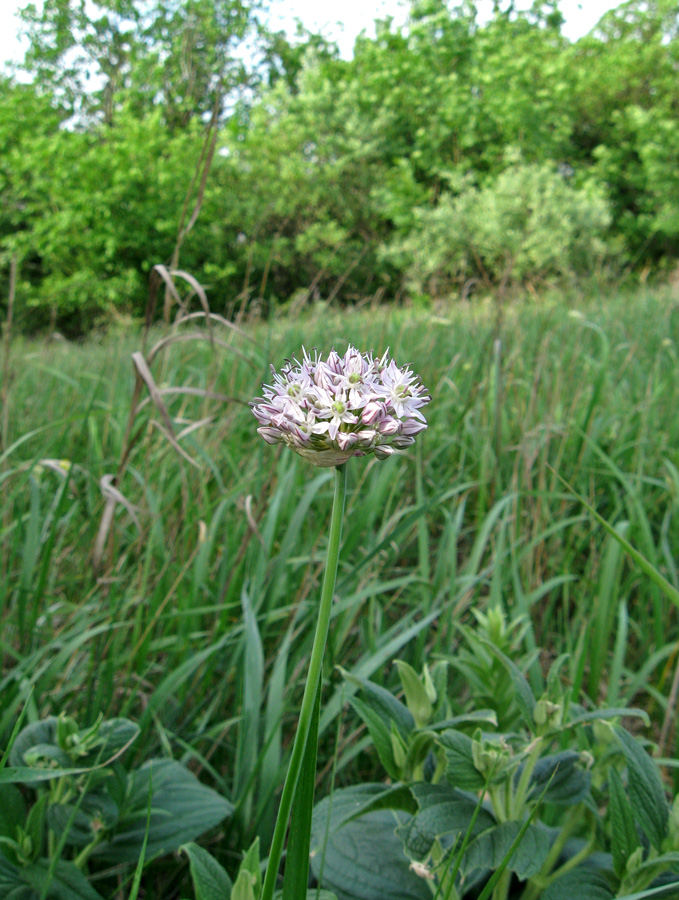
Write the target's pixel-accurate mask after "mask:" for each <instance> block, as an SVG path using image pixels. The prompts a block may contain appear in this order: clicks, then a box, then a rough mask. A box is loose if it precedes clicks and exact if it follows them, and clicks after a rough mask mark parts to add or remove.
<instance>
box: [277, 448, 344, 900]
mask: <svg viewBox="0 0 679 900" xmlns="http://www.w3.org/2000/svg"><path fill="white" fill-rule="evenodd" d="M346 490H347V473H346V468H345V466H338V467H337V468H336V469H335V496H334V499H333V504H332V518H331V520H330V537H329V539H328V557H327V562H326V566H325V575H324V577H323V589H322V591H321V603H320V606H319V609H318V621H317V624H316V634H315V636H314V644H313V647H312V648H311V658H310V660H309V672H308V674H307V680H306V685H305V687H304V696H303V698H302V707H301V709H300V711H299V724H298V726H297V733H296V734H295V741H294V743H293V745H292V753H291V754H290V765H289V766H288V774H287V775H286V777H285V784H284V785H283V793H282V794H281V803H280V806H279V808H278V817H277V819H276V827H275V828H274V833H273V839H272V841H271V850H270V852H269V860H268V862H267V866H266V875H265V876H264V885H263V887H262V894H261V900H272V898H273V892H274V888H275V886H276V878H277V876H278V869H279V867H280V864H281V857H282V855H283V843H284V841H285V834H286V831H287V830H288V821H289V819H290V810H291V808H292V801H293V798H294V796H295V789H296V787H297V781H298V779H299V772H300V768H301V766H302V759H303V757H304V748H305V745H306V741H307V736H308V734H309V726H310V725H311V717H312V714H313V709H314V700H315V698H316V688H317V686H318V682H319V679H320V675H321V665H322V663H323V653H324V651H325V643H326V641H327V638H328V629H329V627H330V613H331V611H332V597H333V594H334V593H335V580H336V578H337V564H338V562H339V549H340V540H341V537H342V518H343V516H344V498H345V496H346Z"/></svg>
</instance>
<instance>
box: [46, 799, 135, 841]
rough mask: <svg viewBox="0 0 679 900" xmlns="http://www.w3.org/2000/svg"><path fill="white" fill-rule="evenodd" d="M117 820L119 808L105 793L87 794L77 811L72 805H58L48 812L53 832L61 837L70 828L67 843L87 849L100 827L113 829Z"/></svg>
mask: <svg viewBox="0 0 679 900" xmlns="http://www.w3.org/2000/svg"><path fill="white" fill-rule="evenodd" d="M117 820H118V807H117V805H116V803H115V802H114V801H113V800H112V798H111V797H110V796H109V795H108V794H107V793H104V792H103V791H97V792H96V793H92V794H86V795H85V796H84V797H83V798H82V801H81V803H80V805H79V807H78V808H77V809H74V805H72V804H68V803H66V804H64V803H57V804H53V805H52V806H50V808H49V809H48V811H47V823H48V825H49V826H50V828H51V829H52V831H53V832H54V833H55V834H56V835H57V836H58V837H61V835H62V834H63V832H64V829H65V828H67V827H68V829H69V832H68V838H67V839H66V843H67V844H69V845H70V846H75V847H85V846H86V845H87V844H89V843H90V841H91V840H93V838H94V837H95V834H96V830H97V829H98V828H99V827H101V826H102V825H103V826H104V827H105V828H107V829H110V828H113V827H114V826H115V823H116V822H117Z"/></svg>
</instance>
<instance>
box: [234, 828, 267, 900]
mask: <svg viewBox="0 0 679 900" xmlns="http://www.w3.org/2000/svg"><path fill="white" fill-rule="evenodd" d="M243 872H248V873H249V874H250V875H252V877H253V878H254V882H253V884H254V886H255V893H256V894H257V896H258V897H259V895H260V893H261V891H262V870H261V867H260V865H259V838H258V837H256V838H255V839H254V841H253V842H252V843H251V844H250V846H249V847H248V851H247V853H246V854H245V856H244V857H243V859H242V860H241V864H240V866H239V867H238V874H239V875H240V874H241V873H243Z"/></svg>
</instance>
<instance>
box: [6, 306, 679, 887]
mask: <svg viewBox="0 0 679 900" xmlns="http://www.w3.org/2000/svg"><path fill="white" fill-rule="evenodd" d="M184 328H185V330H186V331H187V332H194V331H195V330H196V329H195V328H194V327H193V326H184ZM242 328H243V332H242V333H237V332H234V331H232V330H227V329H224V331H219V330H218V329H217V326H215V330H214V336H215V337H219V338H220V339H221V340H222V341H223V342H224V343H220V344H215V345H214V346H211V345H210V342H209V340H206V339H203V340H191V341H177V342H175V343H172V344H171V345H168V346H167V347H166V348H165V349H163V350H161V351H160V352H159V353H158V355H157V356H156V358H155V360H154V362H153V364H152V366H151V370H152V372H153V377H154V379H155V383H156V384H157V386H158V387H159V388H160V389H161V390H162V389H165V388H170V387H183V388H186V387H190V388H195V389H199V390H202V391H209V392H211V393H212V394H213V395H214V396H201V395H197V394H186V393H184V394H180V393H165V394H164V395H163V397H164V401H165V403H166V408H167V412H168V414H169V416H170V417H171V418H172V419H173V427H174V430H175V434H176V435H177V438H178V441H179V446H180V447H181V449H182V450H183V451H184V452H185V454H186V455H188V457H190V458H191V460H192V461H193V464H192V463H191V462H190V461H189V460H188V459H186V458H185V457H184V456H182V455H180V453H179V452H178V451H177V450H176V449H175V448H174V447H173V446H172V444H171V443H170V441H169V440H168V439H167V437H166V436H164V435H163V434H162V432H161V429H160V428H159V427H158V425H161V426H162V427H163V428H165V427H166V426H165V425H163V420H162V417H161V414H160V413H159V412H158V409H157V407H156V405H154V403H153V402H152V401H150V400H149V402H147V403H146V404H145V405H144V406H143V407H142V408H141V409H140V410H139V412H138V414H137V416H136V418H135V419H134V423H133V427H132V433H133V435H134V437H135V442H134V443H133V445H132V447H131V450H130V453H129V456H128V460H127V465H126V467H125V470H124V473H123V474H122V477H121V478H120V481H119V483H118V489H119V491H120V493H121V495H122V497H123V498H124V501H125V502H122V500H121V502H117V503H116V504H115V511H114V516H113V520H112V523H111V527H110V529H109V530H108V532H107V534H106V539H105V541H104V542H103V544H102V548H101V554H100V556H101V559H100V561H99V562H98V565H97V560H96V558H95V556H96V554H95V550H94V548H95V543H96V537H97V532H98V529H99V526H100V521H101V518H102V514H103V511H104V506H105V500H104V497H103V495H102V488H101V479H102V478H105V476H107V475H114V474H115V473H116V471H117V469H118V465H119V461H120V458H121V454H122V453H123V449H124V444H125V435H126V428H127V424H128V418H129V414H130V404H131V401H132V396H133V389H134V370H133V367H132V364H131V354H132V353H134V352H135V351H138V350H139V349H140V348H141V334H140V333H136V332H135V333H130V332H120V333H109V334H107V335H102V336H100V337H94V336H93V337H91V338H90V339H88V340H87V341H85V342H83V343H78V344H75V343H67V342H52V343H44V342H41V341H35V342H33V341H24V340H23V339H20V340H17V341H16V342H15V343H14V344H13V345H12V347H11V358H10V360H9V368H10V371H11V372H12V381H11V384H10V388H9V393H8V400H7V403H8V406H7V409H6V410H5V413H6V415H7V423H8V424H7V436H6V445H5V448H4V451H3V452H2V455H0V492H1V494H0V496H1V498H2V501H1V507H2V512H1V521H0V619H1V622H2V642H1V645H0V647H1V650H2V670H1V678H2V681H1V682H0V740H2V742H3V743H6V741H7V739H8V738H9V735H10V733H11V731H12V728H13V726H14V724H15V722H16V720H17V717H18V716H19V714H20V712H21V711H22V709H24V708H25V710H26V712H25V715H26V719H25V721H24V724H26V722H31V721H37V720H38V719H40V718H42V717H44V716H46V715H58V714H59V713H60V712H61V711H66V712H67V713H68V714H69V715H70V716H73V717H74V718H75V719H76V720H77V721H78V722H79V724H80V725H81V726H85V725H87V724H90V723H92V722H93V721H94V720H95V719H96V717H97V716H98V715H99V713H100V712H101V713H103V714H104V715H105V716H107V717H108V716H114V715H115V716H125V717H128V718H130V719H132V720H133V721H135V722H138V723H139V725H140V726H141V729H142V730H141V735H140V737H139V739H138V740H137V741H136V742H135V744H134V746H133V748H132V749H131V750H130V751H129V753H130V754H131V758H136V759H137V760H139V761H141V760H143V759H147V758H149V757H158V756H160V757H173V758H175V759H178V760H181V761H183V762H185V763H187V764H188V765H189V767H190V768H191V769H192V770H193V771H194V772H195V773H196V774H198V775H199V777H200V778H201V780H202V781H203V782H204V783H206V784H208V785H211V786H212V787H214V788H216V789H217V790H218V791H219V792H220V793H222V794H223V795H224V796H225V797H227V798H228V799H229V800H231V801H232V802H233V803H234V804H235V806H236V812H235V814H234V816H233V817H232V818H231V819H229V821H228V824H227V825H225V826H223V827H222V829H221V831H220V832H219V833H218V835H217V836H216V838H215V839H214V840H213V841H212V842H210V843H209V846H210V847H211V850H212V852H213V853H214V855H215V856H217V857H218V858H219V859H220V860H221V861H222V863H223V864H224V865H225V866H226V867H227V868H228V869H230V870H233V869H234V867H237V862H238V859H239V858H240V854H241V852H242V850H243V849H245V848H247V847H248V846H249V845H250V843H251V841H252V840H253V838H254V837H255V836H256V835H260V837H261V840H262V845H263V847H266V846H267V842H268V841H269V839H270V836H271V832H272V828H273V822H274V817H275V809H276V796H277V791H278V789H279V787H280V785H281V783H282V779H283V775H284V772H285V765H286V760H287V753H288V750H289V745H290V738H291V734H292V730H293V727H294V722H295V711H296V710H297V708H298V706H299V700H300V696H301V690H302V687H303V681H304V673H305V670H306V661H307V657H308V653H309V648H310V644H311V639H312V628H313V625H314V621H315V609H316V603H317V600H318V595H319V592H320V575H321V573H322V569H323V560H324V547H325V539H326V538H325V536H326V531H327V522H328V519H329V512H330V502H331V498H332V473H331V471H327V470H322V469H314V468H313V467H311V466H310V465H308V464H307V463H306V462H304V461H303V460H301V459H299V458H298V457H296V456H295V455H294V454H292V453H290V452H289V451H287V450H285V449H280V448H274V447H270V446H268V445H267V444H265V443H264V442H263V441H262V440H261V439H260V438H259V437H258V435H257V433H256V431H255V428H256V423H255V421H254V419H253V417H252V414H251V412H250V410H249V408H248V406H247V402H248V401H249V400H250V399H251V398H254V397H255V396H257V395H258V393H259V386H260V384H261V382H262V381H263V380H267V379H268V365H269V363H274V364H275V365H277V366H278V365H279V364H280V363H281V362H282V360H283V359H284V358H285V357H288V356H291V355H293V354H296V353H299V351H300V348H301V346H302V345H303V344H304V345H305V346H306V347H313V346H316V347H318V348H319V349H321V350H323V351H327V350H329V349H330V347H331V346H332V345H334V346H335V347H337V348H338V349H342V350H343V349H344V347H345V346H346V344H347V342H352V343H355V344H356V345H357V346H359V347H361V348H364V349H370V348H373V349H374V350H375V351H378V352H381V351H383V350H385V349H386V348H387V347H390V348H391V354H392V356H393V357H394V358H395V359H396V360H397V361H398V362H399V363H401V364H404V363H406V362H408V363H410V364H411V365H412V367H413V369H414V371H416V372H418V373H419V374H420V375H421V378H422V381H423V383H424V384H425V385H426V386H427V387H428V388H429V390H430V392H431V396H432V401H431V404H430V406H429V407H428V411H427V417H428V419H429V422H430V428H429V429H428V431H426V432H425V433H424V434H423V435H421V436H420V438H418V445H417V447H416V448H413V449H412V451H411V452H405V453H403V454H402V455H401V456H400V457H399V458H394V459H390V460H388V461H383V462H380V461H377V460H374V459H373V458H366V459H357V460H352V461H351V463H350V464H349V465H350V472H349V488H348V491H349V493H348V497H347V512H346V518H345V530H344V541H343V546H342V553H341V560H340V569H339V575H338V585H337V592H336V594H337V596H336V602H335V609H334V614H333V621H332V625H331V632H330V640H329V646H328V650H327V655H326V664H325V668H324V674H325V686H324V693H323V713H322V717H321V723H320V729H321V738H320V750H319V765H318V772H319V777H318V784H317V797H318V798H320V797H323V796H325V795H326V794H327V793H328V792H329V791H330V789H331V787H332V785H335V786H337V787H339V786H343V785H349V784H353V783H356V782H357V781H359V780H360V781H370V780H373V781H379V780H382V779H383V778H384V772H383V770H382V768H381V766H380V763H379V760H378V758H377V756H376V755H375V753H374V751H373V750H372V748H371V746H370V742H369V741H368V740H367V739H366V734H365V729H364V728H362V727H361V726H360V723H359V720H358V719H357V717H356V716H355V714H354V713H353V712H352V711H351V710H350V709H349V708H348V707H347V705H346V703H345V700H346V694H347V687H346V686H345V682H344V680H343V679H342V677H341V675H340V674H339V672H338V670H337V669H336V666H342V667H343V668H344V669H346V670H349V671H351V672H354V673H357V674H360V675H362V676H364V677H369V678H371V679H372V680H373V681H376V682H377V683H379V684H383V685H385V686H387V687H389V688H390V689H392V690H395V689H396V686H397V685H398V678H397V672H396V668H395V667H394V666H393V661H394V660H395V659H403V660H406V661H408V662H409V663H410V664H411V665H412V666H413V667H414V668H415V669H416V670H417V671H420V670H421V669H422V666H423V664H424V663H425V662H427V661H428V662H429V663H433V662H434V661H435V660H436V659H439V658H442V657H446V658H451V659H454V658H455V656H456V654H457V653H458V650H459V648H460V646H461V641H462V637H461V632H460V630H459V626H460V624H467V625H473V624H474V623H475V617H474V615H473V614H474V613H475V612H484V611H487V610H488V609H489V608H491V607H499V608H500V609H501V610H503V611H504V614H505V616H506V618H507V620H508V621H510V622H511V621H514V620H517V619H521V621H522V622H523V625H524V627H523V628H520V627H517V629H516V630H515V632H513V634H514V635H515V640H514V645H513V646H512V652H513V653H514V658H515V660H516V661H517V663H519V664H520V665H521V666H522V667H523V668H524V669H525V671H526V672H527V676H528V679H529V682H530V684H531V686H532V687H533V689H534V690H535V692H536V693H539V690H540V685H541V680H542V677H543V674H544V673H545V672H546V671H547V669H548V668H549V666H550V664H551V663H552V662H553V661H554V660H555V659H556V658H557V657H558V656H559V654H562V653H563V654H567V657H565V659H564V661H563V664H562V668H561V678H562V680H563V684H564V685H566V687H567V690H568V692H569V694H570V696H571V697H572V698H573V700H577V701H578V702H580V703H582V704H583V706H585V707H586V708H594V707H595V706H610V707H632V706H635V707H641V708H642V709H644V710H645V711H646V712H647V713H648V714H649V716H650V719H651V726H650V728H648V729H645V730H643V732H641V731H640V729H641V727H642V726H640V725H633V726H631V727H633V730H635V731H639V732H640V733H643V734H644V735H645V736H646V737H648V738H649V739H650V740H651V741H653V742H655V745H656V748H657V755H658V756H660V757H662V758H673V757H676V755H677V749H678V743H677V735H676V729H675V728H674V723H673V722H672V721H671V713H672V711H673V710H672V706H670V705H669V704H670V701H669V698H670V694H671V690H672V682H673V679H674V677H675V670H676V669H677V664H678V661H679V657H678V653H677V651H678V648H679V627H678V615H677V608H676V606H675V605H674V602H673V600H672V597H671V591H669V590H664V589H663V586H662V584H661V583H660V579H658V578H656V579H655V580H654V579H653V578H652V577H649V575H648V574H647V573H645V572H644V570H643V565H640V564H639V562H638V560H637V561H634V560H633V559H631V558H630V557H629V556H628V555H627V554H626V552H625V551H624V550H623V548H622V547H621V545H620V544H619V543H618V542H616V541H615V540H614V539H613V537H612V536H611V535H610V534H609V532H607V531H606V529H605V528H604V526H603V525H602V524H601V523H600V522H599V521H597V520H596V519H595V518H594V516H593V514H592V512H591V510H590V508H589V507H592V508H593V509H594V510H596V512H597V513H598V515H599V516H601V517H603V519H604V520H605V521H606V522H607V523H608V524H609V525H610V526H612V527H613V528H614V529H616V530H617V532H618V533H619V534H621V535H622V536H624V537H625V538H626V540H627V541H629V543H630V544H631V545H632V546H633V547H634V548H636V550H637V551H638V552H639V553H640V554H642V555H643V557H644V558H645V559H646V560H647V561H648V563H649V564H650V566H652V567H653V569H654V570H656V573H660V574H661V575H662V576H663V577H664V578H665V579H666V580H667V582H669V585H670V587H674V588H675V589H676V590H679V571H678V569H677V565H678V559H677V552H676V548H677V547H678V546H679V524H678V521H677V519H678V515H677V514H678V504H679V419H678V417H677V409H679V376H678V375H677V355H678V352H679V298H678V297H677V296H676V295H673V294H671V293H670V292H669V291H660V290H658V291H650V290H649V291H645V290H642V291H638V292H636V293H626V294H621V295H620V296H605V297H604V296H598V297H589V298H587V299H583V298H581V297H580V298H577V297H575V296H574V297H573V298H572V299H570V300H569V299H564V298H563V297H554V298H551V299H550V298H546V299H543V300H540V301H539V302H535V301H531V302H525V303H520V302H517V303H515V304H513V305H510V306H508V307H507V308H506V309H505V310H504V312H503V316H502V320H501V322H498V320H497V316H496V309H495V307H494V306H492V305H490V304H488V305H486V304H485V303H484V302H482V301H479V302H472V303H471V304H468V305H460V306H456V307H454V308H452V307H451V308H447V309H445V310H443V311H440V312H437V313H436V314H434V313H432V312H431V311H430V310H413V309H386V308H377V309H374V310H362V311H356V312H349V311H344V312H338V311H335V310H333V309H327V308H325V307H322V308H321V307H319V308H318V309H317V310H315V311H313V312H311V313H308V314H305V316H304V317H301V318H298V319H290V320H286V319H280V320H276V321H272V322H270V323H261V322H253V323H247V322H245V323H244V324H243V325H242ZM206 336H207V333H206V332H203V337H206ZM162 338H163V333H162V332H160V331H157V332H154V333H153V334H152V337H151V341H150V342H149V347H150V346H151V345H152V344H153V343H154V342H155V341H159V340H161V339H162ZM217 395H220V396H217ZM147 396H148V391H147V390H146V388H145V387H144V389H143V391H142V393H141V394H140V399H144V398H145V397H147ZM203 420H205V421H204V422H203V424H202V425H201V426H200V427H198V428H196V429H191V428H190V425H191V423H194V422H202V421H203ZM185 429H186V431H187V433H186V434H185V435H181V433H182V431H183V430H185ZM180 435H181V436H180ZM583 499H584V500H585V501H586V503H585V504H583V502H582V500H583ZM509 645H510V646H511V645H512V640H511V639H510V640H509ZM535 648H541V651H542V652H541V653H540V655H539V656H537V655H535V654H533V653H532V651H533V650H535ZM448 692H449V697H450V698H451V706H452V711H453V712H454V713H461V712H463V711H465V710H467V709H468V703H469V692H468V683H467V680H466V679H465V677H464V675H463V673H461V672H459V671H457V670H456V668H455V666H454V665H451V666H450V667H449V670H448ZM673 705H676V696H675V702H674V704H673ZM659 743H660V746H659V747H658V746H657V745H658V744H659ZM677 774H678V770H677V769H676V768H667V769H665V778H666V785H667V787H668V789H672V788H673V789H674V792H676V791H677V789H679V778H677ZM215 834H216V833H215ZM178 868H179V870H180V872H181V876H180V878H179V879H178V878H177V871H178ZM187 871H188V870H187V867H186V865H185V863H184V862H181V861H179V860H178V859H177V858H175V861H174V862H172V863H167V862H166V863H164V864H156V865H153V866H151V867H150V868H149V869H148V870H147V873H146V875H145V877H144V888H143V890H144V893H143V894H142V895H140V896H144V897H147V898H156V900H161V898H162V900H171V898H175V897H176V898H179V897H185V896H188V895H189V893H190V888H189V887H187V886H186V885H188V884H189V882H188V880H187V879H188V875H187ZM182 878H184V879H185V881H184V882H183V884H184V887H183V888H181V892H180V893H177V892H176V891H178V890H180V889H179V887H178V885H180V884H181V883H182V881H181V879H182ZM96 883H97V884H98V885H99V887H98V889H99V890H102V891H103V892H105V891H106V890H108V891H109V894H108V895H107V896H111V897H113V896H115V897H116V898H117V897H121V898H122V897H126V896H127V893H125V891H126V890H128V887H129V885H128V886H127V887H126V886H125V885H124V884H123V882H122V881H121V880H118V881H117V882H116V875H115V872H111V871H104V872H101V873H100V876H99V881H98V882H96ZM116 884H117V885H118V886H117V887H116V886H115V885H116ZM104 886H107V887H104ZM116 891H117V893H116Z"/></svg>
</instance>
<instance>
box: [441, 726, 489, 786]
mask: <svg viewBox="0 0 679 900" xmlns="http://www.w3.org/2000/svg"><path fill="white" fill-rule="evenodd" d="M439 743H440V744H441V746H442V747H443V748H444V750H445V754H446V761H447V767H446V774H445V777H446V781H447V782H448V784H451V785H452V786H453V787H456V788H460V789H461V790H464V791H478V790H481V788H482V787H483V786H484V784H485V780H484V778H483V776H482V775H481V773H480V772H479V771H478V769H477V768H476V766H475V765H474V755H473V753H472V746H473V744H474V742H473V741H472V739H471V738H470V737H469V736H468V735H466V734H462V732H461V731H452V730H451V731H444V732H443V734H442V735H441V736H440V737H439Z"/></svg>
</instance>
